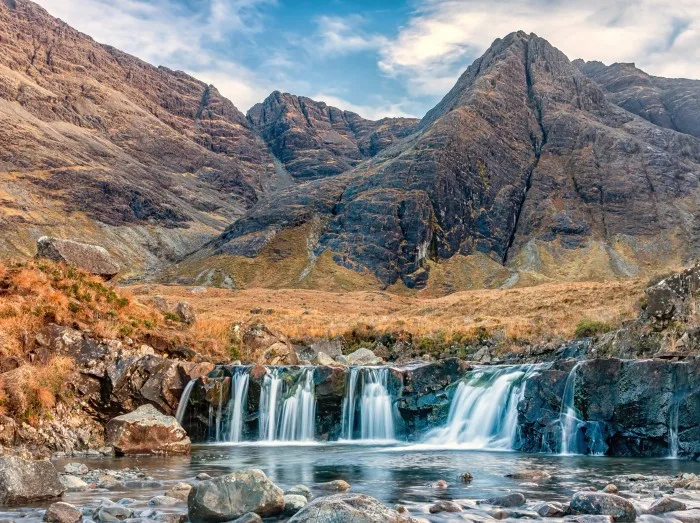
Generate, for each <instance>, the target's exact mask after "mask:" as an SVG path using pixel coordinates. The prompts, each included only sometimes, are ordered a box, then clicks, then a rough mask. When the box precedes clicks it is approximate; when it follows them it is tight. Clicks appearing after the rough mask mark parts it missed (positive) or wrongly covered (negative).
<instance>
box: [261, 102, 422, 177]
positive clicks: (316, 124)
mask: <svg viewBox="0 0 700 523" xmlns="http://www.w3.org/2000/svg"><path fill="white" fill-rule="evenodd" d="M248 120H249V121H250V122H251V124H252V125H253V126H254V128H255V129H257V130H258V132H259V133H260V134H261V136H262V137H263V138H264V139H265V141H266V142H267V143H268V145H269V146H270V149H271V150H272V152H273V153H274V154H275V156H276V157H277V158H279V159H280V161H281V162H282V165H283V166H284V167H283V168H284V169H285V170H286V171H287V172H288V173H289V175H291V176H293V177H294V178H296V179H301V180H313V179H317V178H323V177H326V176H333V175H337V174H340V173H343V172H345V171H347V170H350V169H351V168H352V167H354V166H355V165H357V164H358V163H360V162H361V161H362V160H364V159H365V158H369V157H370V156H374V155H375V154H377V153H378V152H380V151H381V150H382V149H385V148H386V147H388V146H389V145H391V144H392V143H393V142H395V141H397V140H399V139H400V138H403V137H405V136H407V135H409V134H410V133H411V132H412V131H413V129H414V128H415V126H416V124H417V123H418V120H416V119H412V118H385V119H383V120H379V121H377V122H373V121H370V120H365V119H364V118H362V117H360V116H359V115H357V114H355V113H352V112H350V111H343V110H341V109H337V108H335V107H331V106H329V105H326V104H325V103H324V102H317V101H315V100H311V99H310V98H306V97H304V96H295V95H292V94H288V93H280V92H279V91H275V92H274V93H272V94H270V96H268V97H267V98H266V99H265V101H263V102H262V103H259V104H256V105H254V106H253V107H252V108H251V109H250V110H249V111H248Z"/></svg>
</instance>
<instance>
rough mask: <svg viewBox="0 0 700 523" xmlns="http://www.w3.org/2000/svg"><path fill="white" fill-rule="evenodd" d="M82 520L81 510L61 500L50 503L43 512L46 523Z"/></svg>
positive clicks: (74, 522)
mask: <svg viewBox="0 0 700 523" xmlns="http://www.w3.org/2000/svg"><path fill="white" fill-rule="evenodd" d="M82 520H83V513H82V511H81V510H80V509H78V508H76V507H74V506H73V505H70V504H68V503H64V502H63V501H59V502H58V503H52V504H51V505H50V506H49V508H48V509H47V510H46V514H44V521H47V522H48V523H80V522H81V521H82Z"/></svg>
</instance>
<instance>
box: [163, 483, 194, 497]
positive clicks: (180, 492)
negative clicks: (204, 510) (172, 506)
mask: <svg viewBox="0 0 700 523" xmlns="http://www.w3.org/2000/svg"><path fill="white" fill-rule="evenodd" d="M191 490H192V485H190V484H189V483H184V482H180V483H176V484H175V485H173V486H172V487H170V488H169V489H168V491H167V492H166V493H165V495H166V496H169V497H171V498H177V499H180V500H182V501H187V498H188V497H189V495H190V491H191Z"/></svg>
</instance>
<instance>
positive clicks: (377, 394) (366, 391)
mask: <svg viewBox="0 0 700 523" xmlns="http://www.w3.org/2000/svg"><path fill="white" fill-rule="evenodd" d="M360 378H361V379H360ZM388 380H389V369H388V368H385V367H352V368H351V369H350V373H349V375H348V378H347V382H346V393H345V398H344V400H343V418H342V419H343V425H342V431H341V433H342V437H343V438H345V439H353V438H354V436H355V432H356V427H355V425H356V420H357V416H356V414H357V411H358V409H359V414H360V417H359V421H360V427H359V434H360V438H359V439H362V440H394V439H395V437H396V435H395V431H394V413H393V407H392V400H391V395H390V394H389V390H388ZM358 384H359V385H360V387H361V393H360V396H359V397H358V395H357V392H358Z"/></svg>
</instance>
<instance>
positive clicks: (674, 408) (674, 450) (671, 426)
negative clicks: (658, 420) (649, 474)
mask: <svg viewBox="0 0 700 523" xmlns="http://www.w3.org/2000/svg"><path fill="white" fill-rule="evenodd" d="M679 406H680V402H678V401H675V402H674V403H673V404H672V405H671V408H670V409H669V420H668V451H669V457H670V458H672V459H676V458H678V410H679Z"/></svg>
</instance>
